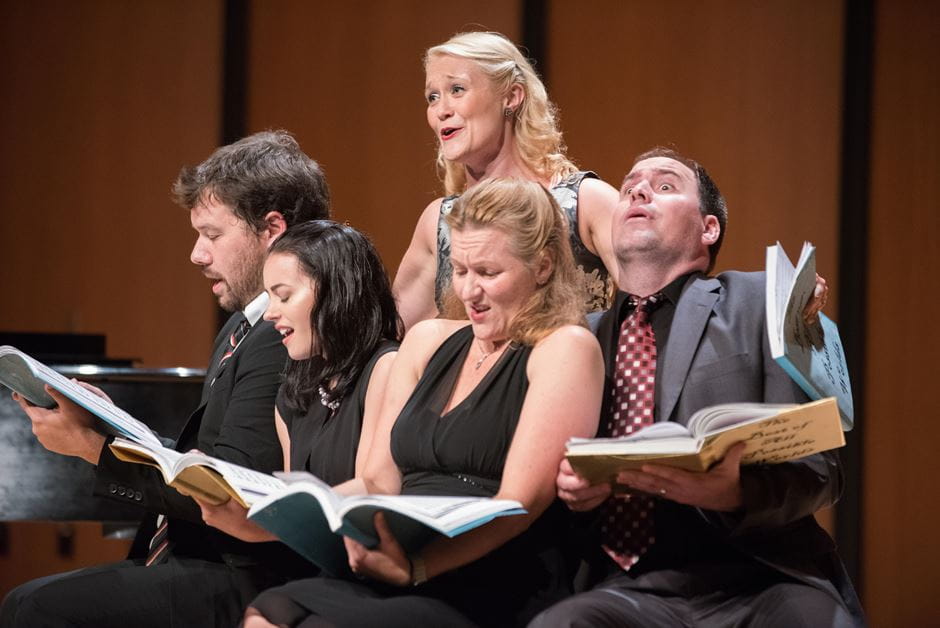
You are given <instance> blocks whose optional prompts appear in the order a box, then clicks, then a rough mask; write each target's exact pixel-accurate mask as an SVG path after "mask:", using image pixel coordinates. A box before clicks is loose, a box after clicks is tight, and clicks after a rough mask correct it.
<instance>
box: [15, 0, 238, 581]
mask: <svg viewBox="0 0 940 628" xmlns="http://www.w3.org/2000/svg"><path fill="white" fill-rule="evenodd" d="M221 32H222V31H221V2H220V1H219V0H205V1H202V2H198V3H190V2H186V1H185V0H172V1H169V0H168V1H163V2H159V3H156V2H140V3H138V2H117V1H110V0H99V1H89V2H69V1H66V0H37V1H34V2H3V3H0V84H2V85H3V86H4V87H3V98H0V137H2V138H3V141H2V142H0V172H3V185H2V186H0V212H2V223H0V329H2V330H5V331H41V332H81V333H104V334H106V335H107V338H108V350H109V354H110V355H111V356H115V357H133V358H139V359H140V360H141V362H142V364H144V365H148V366H170V365H187V366H204V365H205V363H206V359H207V355H208V352H209V348H210V345H211V342H212V338H213V337H214V334H215V328H216V320H215V306H214V303H213V299H212V296H211V293H210V291H209V286H208V284H207V282H206V281H205V280H204V279H203V278H202V276H201V275H199V273H198V272H197V271H196V269H195V267H194V266H192V264H190V262H189V259H188V258H189V250H190V247H191V244H192V241H193V235H192V234H193V231H192V229H191V228H190V226H189V216H188V213H187V212H185V211H184V210H182V209H179V208H177V207H175V206H174V205H173V204H172V203H171V202H170V200H169V187H170V184H171V182H172V181H173V179H174V178H175V177H176V174H177V172H178V171H179V168H180V166H181V165H183V164H184V163H197V162H199V161H201V160H202V159H204V158H205V157H206V156H207V155H208V154H209V153H210V152H211V151H212V150H213V148H214V147H215V146H216V145H217V143H218V142H217V136H218V132H219V131H218V128H219V119H220V118H219V110H220V106H221V104H220V96H219V92H220V78H219V77H220V76H221V73H220V71H221V66H220V63H221ZM0 394H6V393H5V392H0ZM23 420H26V419H25V418H24V419H23ZM0 518H2V517H0ZM56 530H57V527H56V525H54V524H31V523H16V524H11V525H9V526H8V527H7V528H6V533H7V534H8V537H7V541H8V546H7V548H8V552H9V553H8V554H4V555H0V573H2V577H0V596H2V595H3V594H5V593H6V590H7V589H8V588H10V587H12V586H13V585H15V584H17V583H19V582H23V581H25V580H28V579H30V578H33V577H36V576H39V575H44V574H49V573H54V572H59V571H64V570H68V569H75V568H77V567H80V566H83V565H88V564H92V563H95V562H102V561H109V560H114V559H117V558H120V557H122V556H124V555H125V554H126V549H127V544H126V543H124V542H116V541H108V540H103V539H102V538H101V534H100V525H95V524H78V525H77V526H76V527H75V536H74V547H75V553H74V555H72V556H70V557H64V558H63V557H60V556H59V554H58V552H57V549H56Z"/></svg>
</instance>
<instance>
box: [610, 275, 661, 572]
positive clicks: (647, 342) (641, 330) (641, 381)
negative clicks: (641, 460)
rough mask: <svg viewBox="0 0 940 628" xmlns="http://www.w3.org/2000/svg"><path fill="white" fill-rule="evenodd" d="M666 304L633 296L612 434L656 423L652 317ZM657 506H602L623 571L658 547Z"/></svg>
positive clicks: (620, 352)
mask: <svg viewBox="0 0 940 628" xmlns="http://www.w3.org/2000/svg"><path fill="white" fill-rule="evenodd" d="M662 298H663V295H662V293H656V294H654V295H652V296H648V297H646V298H643V299H641V298H639V297H635V296H633V295H630V303H631V304H632V305H634V310H633V312H631V313H630V315H629V316H628V317H627V318H626V319H625V320H624V321H623V324H622V325H621V326H620V338H619V340H618V341H617V357H616V359H615V361H614V385H613V387H612V389H611V396H612V397H613V398H612V400H611V402H612V403H611V413H610V417H609V418H608V422H607V433H608V434H609V435H610V436H611V437H617V436H627V435H628V434H631V433H633V432H635V431H637V430H639V429H640V428H642V427H645V426H647V425H651V424H652V423H653V407H654V404H655V394H656V335H655V334H654V333H653V325H652V324H650V321H649V314H650V311H651V310H652V309H653V308H654V307H655V306H656V304H657V303H658V302H660V301H661V300H662ZM654 506H655V500H654V498H653V497H651V496H649V495H646V494H645V493H627V494H621V495H617V496H612V497H611V498H610V499H608V500H607V501H606V502H604V503H603V504H602V505H601V520H600V521H601V537H602V540H603V547H604V551H605V552H607V554H608V555H609V556H610V557H611V558H612V559H613V560H614V562H616V563H617V564H618V565H620V567H621V568H623V570H624V571H626V570H628V569H630V567H632V566H633V565H634V564H635V563H636V562H637V561H638V560H640V557H641V556H642V555H643V554H644V553H645V552H646V550H647V549H649V547H650V546H651V545H652V544H653V543H654V542H655V541H656V538H655V536H654V522H653V508H654Z"/></svg>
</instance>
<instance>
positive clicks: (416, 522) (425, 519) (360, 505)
mask: <svg viewBox="0 0 940 628" xmlns="http://www.w3.org/2000/svg"><path fill="white" fill-rule="evenodd" d="M278 475H279V476H280V477H281V478H283V479H285V480H287V481H288V482H289V484H288V486H287V487H286V488H285V489H284V490H281V491H278V492H276V493H272V494H270V495H268V496H267V497H265V498H263V499H261V500H259V501H257V502H255V503H254V504H253V505H252V507H251V509H250V510H249V512H248V518H249V519H251V520H252V521H254V522H255V523H257V524H258V525H260V526H261V527H263V528H265V529H266V530H268V531H269V532H271V533H272V534H274V535H275V536H277V537H278V538H279V539H281V541H283V542H284V543H285V544H286V545H287V546H288V547H290V548H291V549H293V550H294V551H295V552H297V553H298V554H300V555H301V556H303V557H304V558H306V559H307V560H309V561H310V562H312V563H314V564H315V565H317V566H319V567H320V568H321V569H323V570H324V571H325V572H327V573H329V574H332V575H341V574H344V573H348V571H349V567H348V562H347V557H346V547H345V545H344V544H343V536H348V537H350V538H352V539H354V540H356V541H358V542H359V543H362V544H363V545H365V546H366V547H373V546H375V545H376V544H377V543H378V540H379V539H378V536H377V534H376V532H375V527H374V524H373V522H374V518H375V514H376V513H378V512H382V513H384V514H385V518H386V521H387V522H388V526H389V528H390V529H391V531H392V535H393V536H394V537H395V540H396V541H398V543H399V544H400V545H401V546H402V547H403V548H404V549H405V551H407V552H409V553H411V552H413V551H416V550H418V549H420V548H421V547H422V546H424V545H425V544H427V543H428V542H429V541H431V540H432V539H433V538H435V537H437V536H439V535H444V536H448V537H454V536H457V535H458V534H463V533H464V532H467V531H468V530H472V529H473V528H476V527H478V526H481V525H483V524H485V523H487V522H489V521H492V520H493V519H494V518H496V517H502V516H506V515H515V514H522V513H524V512H525V510H524V509H523V508H522V505H521V504H520V503H519V502H516V501H511V500H494V499H487V498H483V497H465V496H455V497H437V496H434V497H432V496H420V495H352V496H346V497H344V496H341V495H339V494H337V493H336V492H335V491H333V490H332V489H331V488H330V487H329V486H328V485H326V484H325V483H324V482H322V481H321V480H319V479H318V478H316V477H314V476H312V475H310V474H308V473H301V472H292V473H285V474H278ZM303 476H306V479H298V477H303Z"/></svg>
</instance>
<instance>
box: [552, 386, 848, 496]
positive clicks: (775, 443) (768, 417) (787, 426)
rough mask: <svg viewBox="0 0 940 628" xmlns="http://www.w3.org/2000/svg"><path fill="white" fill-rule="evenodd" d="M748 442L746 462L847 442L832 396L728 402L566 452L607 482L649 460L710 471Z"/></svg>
mask: <svg viewBox="0 0 940 628" xmlns="http://www.w3.org/2000/svg"><path fill="white" fill-rule="evenodd" d="M738 441H744V442H746V443H747V447H746V449H745V450H744V455H743V457H742V458H741V464H756V463H764V464H771V463H777V462H785V461H787V460H793V459H795V458H802V457H804V456H809V455H810V454H814V453H817V452H820V451H826V450H829V449H835V448H837V447H841V446H843V445H844V444H845V437H844V435H843V433H842V426H841V424H840V420H839V410H838V407H837V404H836V400H835V399H834V398H832V397H829V398H827V399H822V400H820V401H812V402H810V403H805V404H802V405H797V404H786V405H779V404H763V403H728V404H721V405H717V406H710V407H708V408H703V409H701V410H699V411H698V412H696V413H695V414H693V415H692V417H691V418H690V419H689V423H688V427H686V426H683V425H681V424H679V423H672V422H668V421H667V422H663V423H654V424H653V425H650V426H648V427H645V428H643V429H641V430H640V431H638V432H636V433H634V434H631V435H629V436H624V437H620V438H573V439H571V440H570V441H568V450H567V452H566V453H565V456H566V457H567V458H568V461H569V462H570V463H571V466H572V467H573V468H574V470H575V471H577V472H578V473H579V474H580V475H582V476H584V477H585V478H587V479H589V480H591V481H592V482H595V483H598V482H604V481H607V480H610V479H611V478H612V477H613V476H615V475H617V473H618V472H619V471H623V470H627V469H638V468H640V467H641V466H642V465H644V464H658V465H666V466H670V467H678V468H680V469H686V470H688V471H706V470H708V469H709V468H710V467H711V466H712V465H713V464H714V463H715V462H717V461H719V460H721V459H722V458H723V457H724V455H725V452H727V451H728V449H729V448H730V447H731V446H732V445H734V444H735V443H737V442H738Z"/></svg>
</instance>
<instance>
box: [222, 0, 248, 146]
mask: <svg viewBox="0 0 940 628" xmlns="http://www.w3.org/2000/svg"><path fill="white" fill-rule="evenodd" d="M248 19H249V8H248V0H225V18H224V24H225V26H224V28H225V32H224V34H223V44H222V45H223V50H222V129H221V132H222V138H221V139H222V144H230V143H232V142H234V141H235V140H238V139H240V138H242V137H244V136H245V133H246V132H247V128H248Z"/></svg>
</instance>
